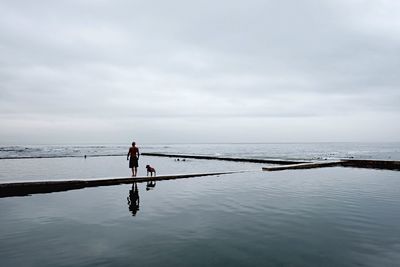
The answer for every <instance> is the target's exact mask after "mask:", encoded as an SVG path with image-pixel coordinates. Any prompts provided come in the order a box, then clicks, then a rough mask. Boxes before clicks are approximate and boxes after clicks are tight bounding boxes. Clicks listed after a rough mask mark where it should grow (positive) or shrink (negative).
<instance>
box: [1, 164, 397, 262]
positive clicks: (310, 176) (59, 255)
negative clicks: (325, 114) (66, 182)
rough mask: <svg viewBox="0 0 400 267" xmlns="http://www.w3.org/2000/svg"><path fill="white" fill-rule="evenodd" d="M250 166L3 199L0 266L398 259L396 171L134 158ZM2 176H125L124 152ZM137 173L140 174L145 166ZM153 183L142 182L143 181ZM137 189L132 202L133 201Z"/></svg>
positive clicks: (176, 168)
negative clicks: (198, 175) (148, 185)
mask: <svg viewBox="0 0 400 267" xmlns="http://www.w3.org/2000/svg"><path fill="white" fill-rule="evenodd" d="M145 163H151V164H153V165H154V166H156V167H157V169H158V170H159V173H160V174H166V173H180V172H197V171H202V170H203V171H213V170H216V171H220V170H227V169H233V168H236V169H249V170H254V171H253V172H249V173H244V174H233V175H225V176H219V177H202V178H192V179H184V180H171V181H163V182H157V184H156V186H155V187H152V188H146V184H138V185H137V192H135V190H133V191H131V190H132V186H131V185H118V186H108V187H97V188H87V189H81V190H73V191H66V192H59V193H51V194H37V195H33V196H28V197H11V198H2V199H0V213H1V217H0V266H41V267H42V266H131V265H137V266H398V263H399V262H400V224H399V222H400V209H399V207H400V179H399V178H400V177H399V172H393V171H378V170H364V169H351V168H325V169H314V170H297V171H283V172H261V171H259V170H260V168H261V166H262V165H258V164H238V163H230V162H219V161H206V160H189V161H187V162H175V161H173V159H164V158H152V157H147V158H146V157H142V158H141V162H140V164H141V166H144V165H145ZM0 164H1V165H0V167H1V168H0V170H1V177H0V178H1V179H2V180H3V181H4V180H12V181H16V180H21V179H24V180H37V179H43V178H47V179H50V178H51V179H65V178H72V177H78V178H82V177H105V176H119V175H120V176H124V175H126V174H129V169H127V162H126V159H125V158H124V157H104V158H102V157H100V158H90V159H86V160H84V159H81V158H66V159H27V160H2V161H0ZM140 172H142V174H144V169H143V167H141V168H140ZM147 189H149V190H147ZM137 196H138V197H139V201H137Z"/></svg>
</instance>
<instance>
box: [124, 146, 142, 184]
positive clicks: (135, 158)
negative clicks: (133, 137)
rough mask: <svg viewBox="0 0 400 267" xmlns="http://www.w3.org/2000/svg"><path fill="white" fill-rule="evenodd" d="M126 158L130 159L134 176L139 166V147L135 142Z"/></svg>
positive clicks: (130, 166)
mask: <svg viewBox="0 0 400 267" xmlns="http://www.w3.org/2000/svg"><path fill="white" fill-rule="evenodd" d="M126 160H129V168H131V169H132V177H133V176H136V174H137V167H139V148H137V147H136V143H135V142H133V143H132V146H131V147H130V148H129V151H128V155H126Z"/></svg>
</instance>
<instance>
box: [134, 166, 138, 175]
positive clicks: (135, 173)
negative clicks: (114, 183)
mask: <svg viewBox="0 0 400 267" xmlns="http://www.w3.org/2000/svg"><path fill="white" fill-rule="evenodd" d="M134 169H135V172H134V173H135V174H134V176H136V175H137V167H135V168H134Z"/></svg>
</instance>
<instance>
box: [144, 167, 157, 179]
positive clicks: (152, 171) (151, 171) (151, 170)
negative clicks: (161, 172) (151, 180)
mask: <svg viewBox="0 0 400 267" xmlns="http://www.w3.org/2000/svg"><path fill="white" fill-rule="evenodd" d="M146 169H147V176H149V173H150V176H151V177H153V173H154V176H156V169H154V168H153V167H151V166H150V165H146Z"/></svg>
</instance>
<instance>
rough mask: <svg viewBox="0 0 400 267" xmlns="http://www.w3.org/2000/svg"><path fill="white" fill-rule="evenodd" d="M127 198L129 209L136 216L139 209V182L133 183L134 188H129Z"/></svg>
mask: <svg viewBox="0 0 400 267" xmlns="http://www.w3.org/2000/svg"><path fill="white" fill-rule="evenodd" d="M127 200H128V206H129V211H130V212H131V213H132V216H135V215H136V213H137V212H138V210H139V190H138V188H137V183H133V184H132V189H131V190H129V196H128V197H127Z"/></svg>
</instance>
